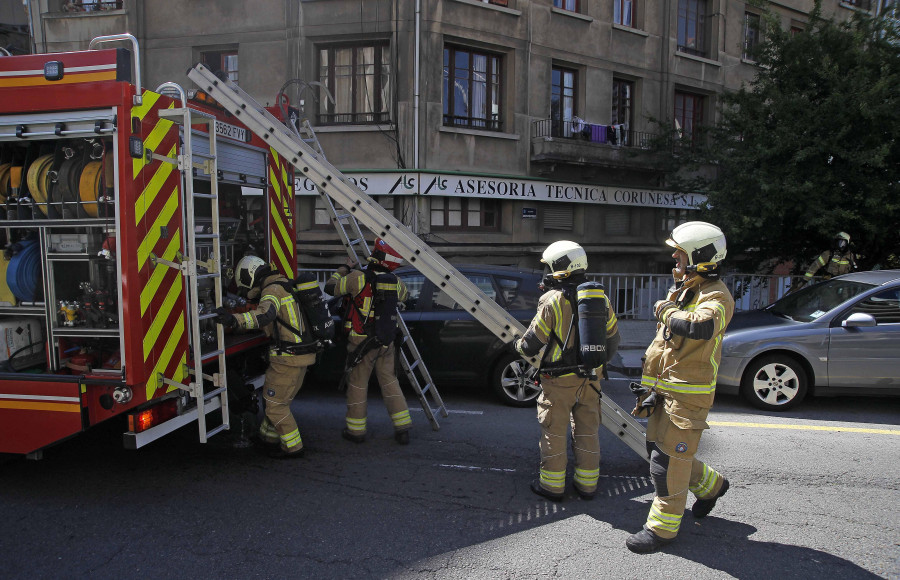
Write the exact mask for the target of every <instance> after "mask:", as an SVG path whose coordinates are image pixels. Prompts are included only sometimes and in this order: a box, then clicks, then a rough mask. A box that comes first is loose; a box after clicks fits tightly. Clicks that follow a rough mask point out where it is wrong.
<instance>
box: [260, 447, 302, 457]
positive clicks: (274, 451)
mask: <svg viewBox="0 0 900 580" xmlns="http://www.w3.org/2000/svg"><path fill="white" fill-rule="evenodd" d="M268 455H269V457H271V458H272V459H300V458H301V457H303V456H304V455H306V449H301V450H300V451H285V450H284V449H282V448H281V447H279V448H278V449H272V450H271V451H269V453H268Z"/></svg>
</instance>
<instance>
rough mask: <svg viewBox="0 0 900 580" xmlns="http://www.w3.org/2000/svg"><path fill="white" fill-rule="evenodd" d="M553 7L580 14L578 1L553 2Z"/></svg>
mask: <svg viewBox="0 0 900 580" xmlns="http://www.w3.org/2000/svg"><path fill="white" fill-rule="evenodd" d="M553 6H555V7H556V8H561V9H563V10H568V11H570V12H578V0H553Z"/></svg>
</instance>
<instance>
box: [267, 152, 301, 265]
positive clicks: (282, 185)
mask: <svg viewBox="0 0 900 580" xmlns="http://www.w3.org/2000/svg"><path fill="white" fill-rule="evenodd" d="M290 167H291V165H290V164H289V163H288V162H287V160H285V159H284V158H283V157H281V155H279V154H278V153H276V152H275V150H274V149H270V150H269V155H268V173H269V187H268V199H269V219H270V223H269V262H271V263H272V264H275V267H276V268H277V269H278V270H279V271H280V272H281V273H282V274H284V275H285V276H287V277H288V279H291V278H294V277H295V276H296V275H297V255H296V254H297V242H296V240H297V233H296V225H295V223H294V179H293V172H292V171H291V170H290Z"/></svg>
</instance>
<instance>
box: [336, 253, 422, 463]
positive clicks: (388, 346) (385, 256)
mask: <svg viewBox="0 0 900 580" xmlns="http://www.w3.org/2000/svg"><path fill="white" fill-rule="evenodd" d="M401 263H403V257H402V256H401V255H400V254H399V253H398V252H397V251H396V250H394V249H393V248H392V247H391V246H390V245H388V243H387V242H385V241H384V240H383V239H381V238H378V239H376V240H375V243H374V244H373V247H372V252H371V254H370V255H369V257H368V258H367V266H366V269H365V270H364V271H363V270H357V269H353V266H355V264H353V263H352V262H350V261H349V260H348V264H347V265H346V266H340V267H339V268H338V269H337V271H336V272H335V273H334V274H332V275H331V278H330V279H329V280H328V281H327V282H326V283H325V293H326V294H330V295H332V296H347V297H348V298H347V302H348V306H349V310H348V312H347V316H346V320H345V322H344V332H345V333H346V334H347V335H348V337H347V342H348V345H347V370H346V371H345V378H346V384H347V415H346V426H345V427H344V429H343V431H342V432H341V435H342V437H344V439H347V440H348V441H352V442H354V443H362V442H364V441H365V438H366V430H367V415H368V404H367V399H368V389H369V377H371V376H372V371H373V370H374V371H375V376H376V377H377V378H378V384H379V386H380V387H381V396H382V398H384V405H385V407H387V411H388V414H389V415H390V418H391V422H392V423H393V426H394V439H395V440H396V441H397V442H398V443H400V444H401V445H406V444H408V443H409V431H410V429H411V428H412V419H411V417H410V415H409V407H408V406H407V404H406V399H405V398H404V397H403V392H402V391H401V390H400V382H399V381H398V380H397V373H396V370H395V364H394V361H395V358H396V357H395V350H396V349H395V347H394V338H395V335H396V329H397V306H398V305H399V304H402V303H403V301H404V300H406V298H407V296H408V295H409V293H408V291H407V289H406V286H405V285H404V284H403V282H402V281H401V280H400V279H399V278H397V277H396V276H394V275H393V274H392V273H391V272H393V271H394V270H395V269H396V268H397V267H398V266H400V264H401Z"/></svg>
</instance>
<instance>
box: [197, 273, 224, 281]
mask: <svg viewBox="0 0 900 580" xmlns="http://www.w3.org/2000/svg"><path fill="white" fill-rule="evenodd" d="M221 276H222V274H221V273H219V272H210V273H208V274H197V279H198V280H209V279H210V278H220V277H221Z"/></svg>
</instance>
